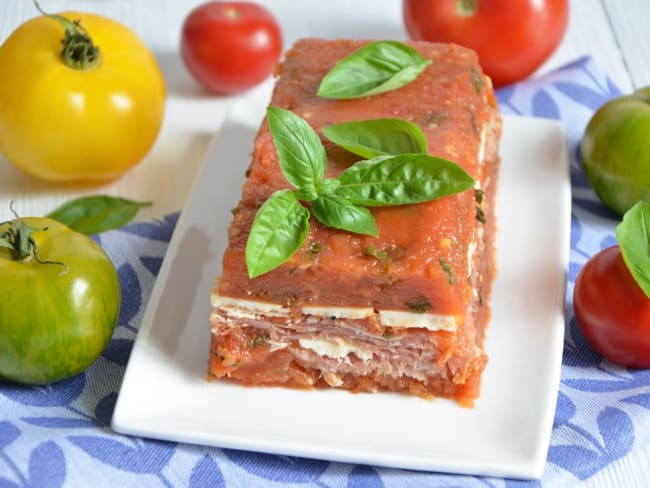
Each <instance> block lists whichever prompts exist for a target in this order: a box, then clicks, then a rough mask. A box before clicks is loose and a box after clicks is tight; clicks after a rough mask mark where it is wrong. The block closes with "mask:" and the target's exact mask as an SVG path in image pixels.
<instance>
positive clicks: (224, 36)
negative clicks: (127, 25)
mask: <svg viewBox="0 0 650 488" xmlns="http://www.w3.org/2000/svg"><path fill="white" fill-rule="evenodd" d="M280 54H282V33H281V31H280V26H279V25H278V23H277V21H276V19H275V17H273V15H272V14H271V13H270V12H269V11H268V10H267V9H265V8H264V7H262V6H261V5H258V4H255V3H252V2H208V3H205V4H202V5H199V6H198V7H197V8H195V9H194V10H192V11H191V12H190V13H189V14H188V16H187V18H186V19H185V22H184V23H183V31H182V34H181V56H182V58H183V61H184V62H185V65H186V66H187V69H188V70H189V71H190V73H192V75H194V77H195V78H196V79H197V80H198V81H199V82H201V83H202V84H203V85H205V87H206V88H208V89H209V90H211V91H213V92H216V93H222V94H229V93H237V92H241V91H244V90H247V89H249V88H252V87H253V86H255V85H257V84H258V83H260V82H261V81H263V80H264V79H266V78H267V77H268V76H269V75H270V74H271V72H272V71H273V67H274V66H275V64H276V63H277V61H278V59H279V58H280Z"/></svg>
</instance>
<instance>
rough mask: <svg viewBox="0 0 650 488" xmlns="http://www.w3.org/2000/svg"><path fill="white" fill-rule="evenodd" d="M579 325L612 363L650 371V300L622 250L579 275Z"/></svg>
mask: <svg viewBox="0 0 650 488" xmlns="http://www.w3.org/2000/svg"><path fill="white" fill-rule="evenodd" d="M573 306H574V310H575V314H576V321H577V323H578V326H579V327H580V329H581V330H582V333H583V335H584V336H585V338H586V339H587V341H588V342H589V344H591V346H592V347H593V348H594V349H595V350H596V351H597V352H599V353H600V354H601V355H602V356H604V357H606V358H607V359H609V360H610V361H613V362H615V363H617V364H621V365H623V366H628V367H632V368H650V298H648V297H647V296H646V295H645V293H644V292H643V290H641V288H640V287H639V285H638V284H637V283H636V281H635V280H634V278H633V277H632V275H631V273H630V272H629V270H628V268H627V266H626V265H625V262H624V261H623V257H622V254H621V250H620V248H619V246H612V247H609V248H607V249H604V250H603V251H601V252H599V253H598V254H596V255H595V256H594V257H593V258H591V259H590V260H589V261H587V263H586V264H585V265H584V266H583V268H582V270H581V271H580V273H579V274H578V278H577V280H576V283H575V288H574V293H573Z"/></svg>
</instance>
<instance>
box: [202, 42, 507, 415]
mask: <svg viewBox="0 0 650 488" xmlns="http://www.w3.org/2000/svg"><path fill="white" fill-rule="evenodd" d="M364 44H365V41H351V40H334V41H326V40H320V39H303V40H299V41H297V42H296V44H295V45H294V46H293V47H292V48H291V49H290V50H289V51H288V52H287V53H286V56H285V60H284V62H283V63H282V65H281V67H280V68H279V69H278V72H279V73H278V75H279V77H278V80H277V83H276V86H275V89H274V91H273V96H272V100H271V105H272V106H276V107H281V108H285V109H288V110H291V111H293V112H294V113H295V114H297V115H299V116H300V117H302V118H303V119H304V120H306V121H307V122H308V123H309V125H310V126H311V127H312V128H313V129H314V130H315V131H316V132H317V133H318V134H319V135H320V136H321V139H322V142H323V144H324V146H325V148H326V152H327V158H328V166H327V176H330V177H334V176H336V175H337V174H339V173H340V172H341V171H343V170H344V169H345V168H347V167H348V166H350V165H351V164H352V163H354V162H355V161H357V160H358V159H360V158H359V157H358V156H354V155H353V154H351V153H349V152H347V151H345V150H344V149H342V148H340V147H338V146H336V145H334V144H332V143H331V142H329V141H327V139H326V138H325V137H323V136H322V129H323V127H325V126H328V125H331V124H336V123H340V122H345V121H351V120H367V119H377V118H386V117H392V118H401V119H404V120H408V121H411V122H413V123H415V124H417V125H418V126H419V127H420V128H421V129H422V131H423V133H424V135H425V137H426V140H427V143H428V151H429V153H430V154H432V155H435V156H438V157H442V158H445V159H449V160H451V161H454V162H456V163H457V164H458V165H460V166H461V167H462V168H463V169H464V170H465V171H466V172H467V173H468V174H470V175H471V176H472V177H473V179H474V180H475V188H473V189H470V190H467V191H464V192H462V193H458V194H455V195H451V196H446V197H442V198H439V199H437V200H434V201H430V202H426V203H419V204H415V205H401V206H389V207H375V208H372V209H371V212H372V214H373V216H374V217H375V220H376V222H377V227H378V229H379V233H378V236H377V237H372V236H368V235H360V234H354V233H350V232H346V231H342V230H336V229H333V228H330V227H326V226H324V225H322V224H321V223H319V222H318V221H316V220H314V219H313V218H312V220H311V221H310V230H309V234H308V236H307V238H306V239H305V241H304V244H303V245H302V247H301V248H300V249H299V250H298V252H296V253H295V254H293V256H292V257H291V258H290V259H289V260H288V261H287V262H286V263H284V264H282V265H281V266H279V267H277V268H275V269H273V270H271V271H269V272H268V273H265V274H262V275H261V276H258V277H255V278H252V279H251V278H249V275H248V273H247V269H246V263H245V248H246V242H247V238H248V234H249V232H250V229H251V225H252V222H253V220H254V217H255V214H256V212H257V210H258V208H259V207H260V205H262V203H264V202H265V201H266V199H267V198H268V197H269V196H270V195H271V194H272V193H273V192H275V191H277V190H279V189H283V188H289V187H290V185H289V184H288V182H287V181H286V179H285V178H284V176H283V174H282V172H281V170H280V168H279V165H278V156H277V151H276V148H275V146H274V143H273V139H272V137H271V134H270V131H269V127H268V123H267V122H266V120H265V121H262V123H261V127H260V129H259V132H258V134H257V136H256V140H255V144H254V149H253V156H252V163H251V165H250V168H249V170H248V171H247V175H248V177H247V180H246V182H245V184H244V186H243V190H242V194H241V200H240V202H239V204H238V205H237V207H236V209H235V211H234V212H233V214H234V216H233V220H232V223H231V224H230V226H229V244H228V247H227V249H226V251H225V254H224V256H223V274H222V276H220V277H217V278H216V280H215V285H214V288H213V290H212V295H211V303H212V308H213V311H212V314H211V316H210V323H211V332H212V346H211V353H210V362H209V377H210V378H211V379H216V378H220V379H228V380H232V381H237V382H241V383H243V384H246V385H260V386H261V385H264V386H286V387H294V388H314V387H319V388H320V387H324V388H341V389H346V390H351V391H355V392H375V391H391V392H401V393H410V394H415V395H419V396H423V397H447V398H452V399H455V400H457V401H458V402H459V403H461V404H463V405H470V404H472V402H473V400H474V399H475V398H476V397H477V396H478V394H479V388H480V378H481V374H482V371H483V370H484V368H485V366H486V363H487V355H486V353H485V351H484V349H483V340H484V336H485V331H486V326H487V323H488V321H489V315H490V313H489V306H488V298H489V294H490V287H491V282H492V279H493V275H494V263H493V240H494V232H495V222H494V220H495V218H494V205H493V202H494V194H495V192H496V183H497V171H498V156H497V149H498V140H499V137H500V131H501V119H500V117H499V114H498V110H497V103H496V99H495V96H494V92H493V89H492V85H491V82H490V80H489V78H487V77H486V76H484V75H483V73H482V71H481V68H480V66H479V64H478V60H477V56H476V55H475V53H474V52H473V51H470V50H468V49H465V48H463V47H460V46H457V45H443V44H431V43H426V42H411V43H407V44H408V45H409V46H411V47H413V48H414V49H416V50H417V51H418V52H419V53H420V54H422V55H423V56H424V57H425V58H427V59H429V60H431V61H432V63H431V64H430V65H429V66H428V67H427V68H426V69H425V70H424V71H423V72H422V73H421V74H420V75H419V76H418V77H417V78H416V79H415V80H414V81H413V82H411V83H409V84H407V85H405V86H403V87H401V88H399V89H396V90H393V91H389V92H386V93H381V94H378V95H373V96H367V97H361V98H358V99H351V100H332V99H327V98H323V97H320V96H318V95H317V91H318V87H319V84H320V82H321V80H322V79H323V77H324V76H325V75H326V74H327V73H328V71H329V70H330V69H331V68H332V67H333V66H334V65H335V63H337V61H339V60H340V59H342V58H344V57H345V56H347V55H349V54H350V53H352V52H354V51H355V50H357V49H358V48H360V47H361V46H363V45H364Z"/></svg>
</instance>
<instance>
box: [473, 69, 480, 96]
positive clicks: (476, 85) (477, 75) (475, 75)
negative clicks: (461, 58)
mask: <svg viewBox="0 0 650 488" xmlns="http://www.w3.org/2000/svg"><path fill="white" fill-rule="evenodd" d="M471 76H472V86H473V87H474V90H476V93H481V90H483V78H482V77H481V74H480V73H479V72H478V71H476V69H474V68H472V75H471Z"/></svg>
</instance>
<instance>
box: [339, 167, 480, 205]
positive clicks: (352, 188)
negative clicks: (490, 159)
mask: <svg viewBox="0 0 650 488" xmlns="http://www.w3.org/2000/svg"><path fill="white" fill-rule="evenodd" d="M338 179H339V181H340V182H341V185H340V186H339V187H338V188H337V190H336V194H337V195H339V196H341V197H343V198H345V199H347V200H349V201H350V202H352V203H354V204H355V205H363V206H364V207H379V206H386V205H404V204H411V203H420V202H426V201H429V200H434V199H436V198H440V197H444V196H447V195H452V194H454V193H460V192H462V191H465V190H467V189H469V188H472V187H473V186H474V180H473V179H472V177H471V176H469V175H468V174H467V173H466V172H465V170H464V169H463V168H461V167H460V166H458V165H457V164H456V163H453V162H451V161H448V160H446V159H442V158H437V157H435V156H431V155H428V154H401V155H399V156H390V157H386V156H378V157H376V158H374V159H371V160H368V161H360V162H358V163H356V164H354V165H352V166H350V167H349V168H348V169H346V170H345V171H343V172H342V173H341V174H340V175H339V176H338Z"/></svg>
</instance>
